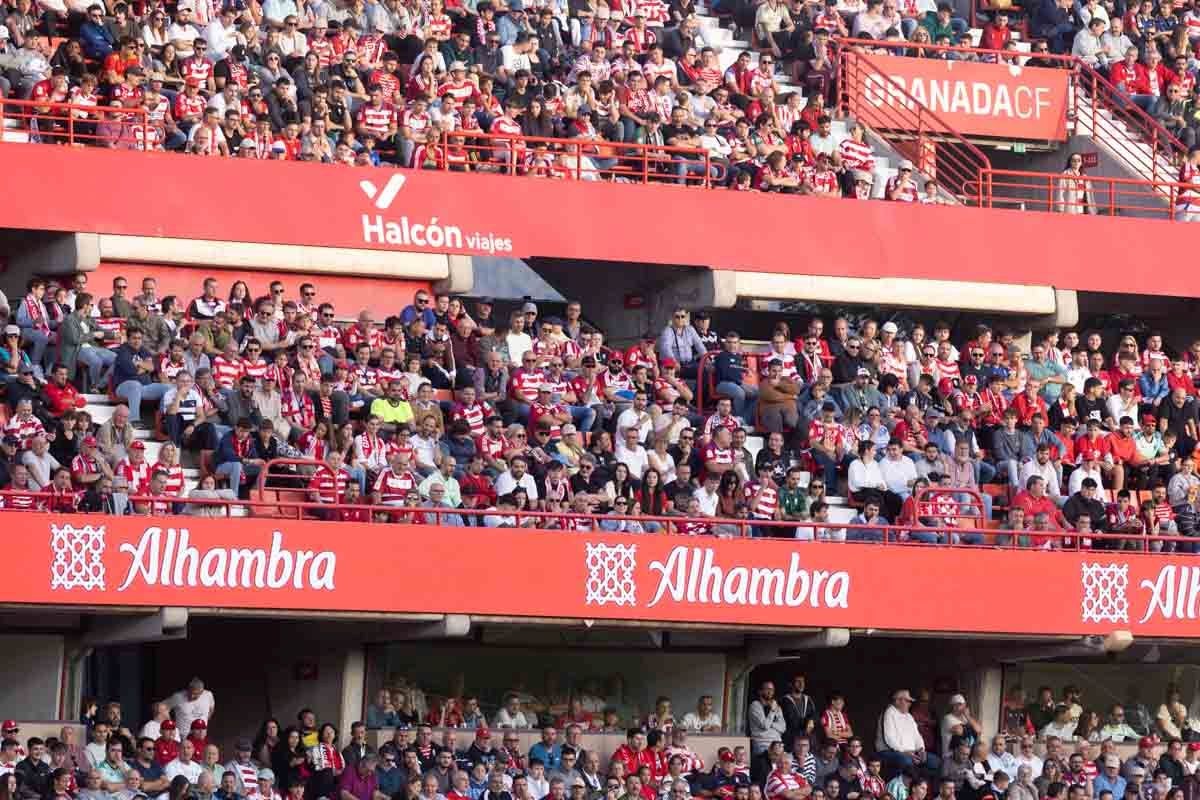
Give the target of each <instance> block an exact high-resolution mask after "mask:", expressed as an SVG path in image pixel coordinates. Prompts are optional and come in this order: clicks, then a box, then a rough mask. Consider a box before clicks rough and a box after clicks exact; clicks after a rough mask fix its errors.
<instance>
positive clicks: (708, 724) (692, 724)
mask: <svg viewBox="0 0 1200 800" xmlns="http://www.w3.org/2000/svg"><path fill="white" fill-rule="evenodd" d="M681 724H682V725H683V728H684V730H689V731H691V732H692V733H699V732H700V731H702V730H704V729H705V728H712V727H717V728H719V727H721V718H720V717H719V716H717V713H716V712H715V711H710V712H709V714H708V716H707V717H701V716H700V715H699V714H698V713H696V712H695V711H689V712H688V713H686V714H684V715H683V722H682V723H681Z"/></svg>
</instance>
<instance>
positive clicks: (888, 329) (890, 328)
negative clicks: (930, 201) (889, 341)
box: [880, 162, 904, 333]
mask: <svg viewBox="0 0 1200 800" xmlns="http://www.w3.org/2000/svg"><path fill="white" fill-rule="evenodd" d="M900 163H901V165H903V164H904V162H900ZM880 330H881V331H883V332H884V333H899V332H900V326H898V325H897V324H896V323H894V322H885V323H883V327H882V328H880Z"/></svg>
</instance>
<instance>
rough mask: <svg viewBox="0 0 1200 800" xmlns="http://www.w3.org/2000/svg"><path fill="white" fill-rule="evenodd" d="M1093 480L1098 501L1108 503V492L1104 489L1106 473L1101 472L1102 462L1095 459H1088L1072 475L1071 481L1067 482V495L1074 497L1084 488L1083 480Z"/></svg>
mask: <svg viewBox="0 0 1200 800" xmlns="http://www.w3.org/2000/svg"><path fill="white" fill-rule="evenodd" d="M1089 455H1091V454H1090V453H1089ZM1084 478H1091V479H1092V480H1094V481H1095V482H1096V499H1097V500H1099V501H1100V502H1102V503H1107V502H1108V490H1107V489H1105V488H1103V487H1104V473H1102V472H1101V471H1100V462H1098V461H1097V460H1096V459H1095V458H1086V459H1085V460H1084V461H1083V462H1082V463H1080V465H1079V466H1077V467H1076V468H1075V470H1074V471H1073V472H1072V473H1071V479H1070V480H1069V481H1067V494H1068V495H1072V494H1076V493H1078V492H1079V490H1080V489H1082V488H1083V479H1084Z"/></svg>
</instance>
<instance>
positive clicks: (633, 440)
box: [614, 428, 648, 481]
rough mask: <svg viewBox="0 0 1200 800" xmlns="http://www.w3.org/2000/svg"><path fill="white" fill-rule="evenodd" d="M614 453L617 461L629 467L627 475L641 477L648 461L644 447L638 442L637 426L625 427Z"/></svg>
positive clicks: (638, 478)
mask: <svg viewBox="0 0 1200 800" xmlns="http://www.w3.org/2000/svg"><path fill="white" fill-rule="evenodd" d="M614 455H615V456H616V459H617V461H618V462H619V463H622V464H624V465H625V466H627V467H629V477H631V478H634V479H635V480H639V481H640V480H641V479H642V473H644V472H645V471H646V466H647V464H648V462H647V457H646V448H644V447H642V446H641V444H639V443H638V429H637V428H626V429H625V436H624V439H623V440H622V441H621V442H620V443H619V444H618V445H617V447H616V451H615V452H614Z"/></svg>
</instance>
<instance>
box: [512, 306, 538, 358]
mask: <svg viewBox="0 0 1200 800" xmlns="http://www.w3.org/2000/svg"><path fill="white" fill-rule="evenodd" d="M526 305H532V304H530V303H527V304H526ZM534 308H536V306H534ZM504 343H505V344H506V345H507V346H508V363H509V365H510V366H513V367H519V366H521V357H522V356H524V355H525V354H526V353H527V352H529V351H530V350H532V349H533V340H532V339H530V338H529V334H528V333H525V314H524V313H523V312H521V311H514V312H513V313H512V315H511V316H510V317H509V318H508V333H506V334H504Z"/></svg>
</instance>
